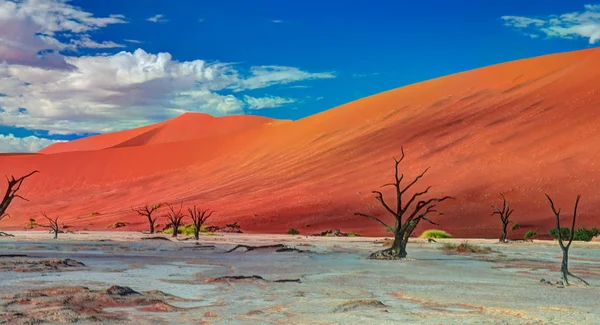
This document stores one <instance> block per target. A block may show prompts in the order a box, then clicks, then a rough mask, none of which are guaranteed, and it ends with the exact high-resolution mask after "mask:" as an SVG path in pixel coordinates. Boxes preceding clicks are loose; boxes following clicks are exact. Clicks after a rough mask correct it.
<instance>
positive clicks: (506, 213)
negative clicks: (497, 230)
mask: <svg viewBox="0 0 600 325" xmlns="http://www.w3.org/2000/svg"><path fill="white" fill-rule="evenodd" d="M500 196H502V200H503V202H502V210H500V208H498V206H497V205H495V204H494V205H492V208H494V210H495V211H494V212H493V213H492V215H494V214H497V215H499V216H500V221H502V234H501V235H500V242H501V243H506V242H507V241H508V240H507V239H506V237H507V228H508V224H509V223H510V221H509V220H508V218H509V217H510V215H511V214H512V213H513V211H514V210H511V208H510V207H509V206H508V203H506V198H505V197H504V194H502V193H500Z"/></svg>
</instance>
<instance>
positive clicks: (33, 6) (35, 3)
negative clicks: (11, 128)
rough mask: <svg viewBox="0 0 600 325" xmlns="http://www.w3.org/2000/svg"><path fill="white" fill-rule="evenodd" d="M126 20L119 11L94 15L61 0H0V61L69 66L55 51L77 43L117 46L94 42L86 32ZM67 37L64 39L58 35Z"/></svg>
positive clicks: (75, 47) (73, 49) (71, 48)
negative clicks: (98, 15) (117, 12)
mask: <svg viewBox="0 0 600 325" xmlns="http://www.w3.org/2000/svg"><path fill="white" fill-rule="evenodd" d="M122 23H126V21H125V17H124V16H123V15H117V14H113V15H109V16H108V17H102V18H101V17H94V15H93V14H91V13H89V12H85V11H83V10H81V9H79V8H76V7H74V6H71V5H70V4H69V3H68V1H65V0H25V1H18V2H15V1H6V0H2V1H0V62H3V61H5V62H7V63H10V64H21V65H30V66H38V67H45V68H51V69H70V68H72V67H70V66H69V65H68V64H67V63H66V62H65V60H64V58H63V57H62V55H60V54H59V53H58V52H59V51H64V50H71V51H76V50H77V48H78V47H87V48H108V47H118V44H116V43H113V42H108V41H106V42H103V43H97V42H95V41H93V40H91V38H90V36H89V35H88V34H87V33H88V32H91V31H95V30H98V29H100V28H103V27H106V26H108V25H110V24H122ZM65 38H69V39H70V41H68V42H65V41H64V40H63V41H61V40H59V39H65Z"/></svg>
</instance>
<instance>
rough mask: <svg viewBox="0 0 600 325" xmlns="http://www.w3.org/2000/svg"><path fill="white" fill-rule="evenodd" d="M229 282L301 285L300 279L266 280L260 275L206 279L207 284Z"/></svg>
mask: <svg viewBox="0 0 600 325" xmlns="http://www.w3.org/2000/svg"><path fill="white" fill-rule="evenodd" d="M231 280H234V281H235V280H259V281H265V282H278V283H287V282H295V283H302V282H301V281H300V279H281V280H267V279H265V278H263V277H262V276H260V275H228V276H220V277H218V278H213V279H208V280H207V281H208V282H223V281H226V282H229V281H231Z"/></svg>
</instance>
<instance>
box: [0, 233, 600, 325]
mask: <svg viewBox="0 0 600 325" xmlns="http://www.w3.org/2000/svg"><path fill="white" fill-rule="evenodd" d="M13 234H15V235H16V237H14V238H13V237H2V238H0V315H2V316H0V323H7V324H32V323H38V322H39V323H43V322H46V323H62V322H74V321H77V322H78V323H80V324H87V323H96V324H97V323H104V324H122V323H124V322H127V323H131V324H600V310H599V309H598V302H599V301H600V290H599V286H600V242H589V243H581V242H574V243H573V246H572V247H571V251H570V258H571V259H570V267H571V271H572V272H573V273H574V274H576V275H579V276H581V277H582V278H584V279H585V280H587V281H588V282H589V283H590V286H588V287H586V286H583V285H580V284H579V283H578V282H577V281H576V280H573V281H572V284H573V285H571V286H569V287H563V286H562V285H559V284H557V283H556V282H557V281H559V280H560V274H559V273H558V268H559V266H560V257H561V251H560V248H559V247H558V244H557V243H556V242H551V241H535V242H533V243H523V242H511V243H507V244H498V243H497V242H496V241H494V240H483V239H482V240H479V239H469V240H468V241H469V243H472V244H476V245H478V246H480V247H490V248H491V249H493V250H494V252H492V253H488V254H457V253H453V252H447V251H444V250H442V249H441V247H442V246H443V245H444V243H446V242H454V243H460V242H463V241H464V240H459V239H447V240H438V242H437V243H427V242H426V241H424V240H420V239H415V240H413V241H412V242H411V243H409V245H408V253H409V259H407V260H402V261H374V260H369V259H367V258H366V257H367V256H368V253H369V252H372V251H375V250H377V249H381V248H382V244H381V243H378V241H380V240H381V239H382V238H365V237H356V238H347V237H305V236H291V235H246V234H223V235H221V234H217V235H213V236H202V237H201V238H200V241H199V243H197V242H196V241H194V240H174V241H167V240H160V239H147V240H144V239H143V238H148V237H153V235H145V234H142V233H139V232H88V233H75V234H60V235H59V239H58V240H52V239H51V235H50V234H48V233H47V232H41V231H40V232H34V231H28V232H13ZM180 239H183V237H181V236H180ZM237 244H246V245H272V244H284V245H286V246H289V247H295V248H298V249H301V250H306V251H308V252H298V251H284V252H277V249H276V248H274V249H260V250H253V251H248V252H246V251H245V249H239V250H236V251H233V252H230V253H226V251H227V250H228V249H231V248H233V247H234V246H235V245H237ZM14 255H26V256H14ZM77 262H80V263H83V264H79V263H77ZM253 275H258V276H260V277H262V279H259V278H253V279H241V280H240V279H218V278H219V277H223V276H253ZM542 278H543V279H546V280H549V281H551V283H547V282H541V281H540V280H541V279H542ZM276 280H299V281H280V282H276ZM114 285H117V286H120V287H113V286H114ZM111 287H112V288H111ZM124 287H129V288H131V289H133V290H134V291H135V292H131V291H129V290H128V289H127V288H124ZM109 288H110V289H109Z"/></svg>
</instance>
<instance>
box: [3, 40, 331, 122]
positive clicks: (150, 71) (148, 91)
mask: <svg viewBox="0 0 600 325" xmlns="http://www.w3.org/2000/svg"><path fill="white" fill-rule="evenodd" d="M64 59H65V61H66V63H67V64H69V65H70V66H72V67H74V68H73V69H71V70H46V69H41V68H38V67H28V66H22V65H9V64H0V85H1V87H0V88H1V89H2V92H3V93H5V94H6V96H3V97H0V107H2V108H3V109H4V110H5V112H3V113H0V123H3V124H10V125H16V126H19V127H26V128H31V129H44V130H49V131H50V132H53V133H62V134H64V133H85V132H88V133H103V132H110V131H116V130H122V129H127V128H132V127H137V126H140V125H144V124H150V123H154V122H157V121H160V120H164V119H166V118H170V117H174V116H176V115H178V114H180V113H181V112H184V111H198V112H206V113H210V114H212V115H215V116H223V115H228V114H240V113H243V108H244V107H245V106H246V105H250V107H253V108H265V107H275V106H272V105H275V104H277V105H282V104H285V103H287V102H290V99H281V98H279V97H271V98H268V99H256V100H253V99H249V100H246V101H245V102H244V101H242V100H240V99H238V98H237V97H235V96H234V95H222V94H219V93H218V92H220V91H224V90H233V91H236V92H240V91H243V90H248V89H257V88H265V87H269V86H272V85H276V84H287V83H291V82H294V81H301V80H307V79H315V78H332V77H333V76H332V75H331V74H330V73H309V72H306V71H302V70H300V69H298V68H293V67H281V66H278V67H276V68H272V67H270V68H265V67H252V68H250V71H251V72H252V74H251V76H249V77H247V78H245V77H243V76H242V75H241V74H240V73H239V72H238V71H237V70H236V69H234V66H233V65H231V64H223V63H208V62H205V61H203V60H195V61H185V62H178V61H175V60H173V59H172V57H171V55H170V54H169V53H159V54H151V53H147V52H145V51H144V50H142V49H137V50H136V51H134V52H133V53H130V52H125V51H123V52H120V53H117V54H114V55H106V56H82V57H65V58H64ZM282 100H283V101H282ZM19 108H26V109H27V114H19V112H18V111H19Z"/></svg>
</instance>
